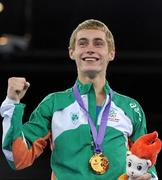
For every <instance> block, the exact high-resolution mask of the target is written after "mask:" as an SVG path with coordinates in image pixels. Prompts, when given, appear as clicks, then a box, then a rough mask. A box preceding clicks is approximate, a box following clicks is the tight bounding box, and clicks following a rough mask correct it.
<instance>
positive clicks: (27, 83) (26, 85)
mask: <svg viewBox="0 0 162 180" xmlns="http://www.w3.org/2000/svg"><path fill="white" fill-rule="evenodd" d="M29 87H30V83H29V82H25V85H24V90H25V91H27V89H28V88H29Z"/></svg>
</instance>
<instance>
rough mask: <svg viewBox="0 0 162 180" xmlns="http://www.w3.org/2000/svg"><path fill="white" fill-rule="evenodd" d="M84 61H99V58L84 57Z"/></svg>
mask: <svg viewBox="0 0 162 180" xmlns="http://www.w3.org/2000/svg"><path fill="white" fill-rule="evenodd" d="M82 60H83V61H98V60H99V58H97V57H84V58H82Z"/></svg>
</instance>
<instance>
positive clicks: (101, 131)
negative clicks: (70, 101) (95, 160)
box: [73, 83, 112, 153]
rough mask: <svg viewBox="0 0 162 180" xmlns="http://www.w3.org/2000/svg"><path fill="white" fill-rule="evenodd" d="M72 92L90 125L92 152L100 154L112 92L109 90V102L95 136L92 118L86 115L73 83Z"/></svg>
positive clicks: (95, 130)
mask: <svg viewBox="0 0 162 180" xmlns="http://www.w3.org/2000/svg"><path fill="white" fill-rule="evenodd" d="M73 91H74V96H75V98H76V100H77V102H78V104H79V106H80V107H81V108H82V109H83V110H84V112H85V115H86V116H87V118H88V123H89V125H90V128H91V132H92V137H93V141H94V143H95V149H94V152H95V153H100V152H102V148H101V144H102V142H103V139H104V136H105V130H106V126H107V122H108V116H109V111H110V106H111V99H112V90H111V89H110V94H109V101H108V102H107V104H106V106H105V109H104V111H103V113H102V117H101V124H100V127H99V131H98V134H97V129H96V127H95V125H94V123H93V120H92V118H91V117H90V114H89V113H88V111H87V109H86V108H85V106H84V103H83V100H82V97H81V95H80V93H79V90H78V87H77V84H76V83H75V85H74V87H73Z"/></svg>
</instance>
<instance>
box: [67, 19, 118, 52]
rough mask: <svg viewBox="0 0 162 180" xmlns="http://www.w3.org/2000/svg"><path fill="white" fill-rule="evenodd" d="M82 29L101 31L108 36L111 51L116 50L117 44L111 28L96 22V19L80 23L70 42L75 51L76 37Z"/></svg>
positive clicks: (70, 46)
mask: <svg viewBox="0 0 162 180" xmlns="http://www.w3.org/2000/svg"><path fill="white" fill-rule="evenodd" d="M82 29H96V30H101V31H103V32H104V33H105V35H106V42H107V45H108V48H109V51H111V50H113V49H115V43H114V37H113V35H112V33H111V31H110V30H109V28H108V27H107V26H106V25H105V24H104V23H103V22H101V21H99V20H95V19H88V20H85V21H83V22H82V23H80V24H79V25H78V26H77V27H76V29H74V31H73V32H72V34H71V37H70V41H69V48H71V49H73V50H74V49H75V43H76V36H77V33H78V32H79V31H80V30H82Z"/></svg>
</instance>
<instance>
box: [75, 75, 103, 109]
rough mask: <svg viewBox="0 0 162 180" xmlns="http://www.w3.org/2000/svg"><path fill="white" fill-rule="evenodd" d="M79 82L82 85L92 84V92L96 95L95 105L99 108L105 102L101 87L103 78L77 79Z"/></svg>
mask: <svg viewBox="0 0 162 180" xmlns="http://www.w3.org/2000/svg"><path fill="white" fill-rule="evenodd" d="M78 79H79V81H80V82H81V83H83V84H86V83H92V84H93V87H94V90H95V94H96V103H97V105H99V106H101V105H102V104H103V102H104V100H105V98H106V97H105V92H104V90H103V87H104V85H105V82H106V79H105V78H99V77H96V78H93V79H91V78H89V77H85V78H80V77H78Z"/></svg>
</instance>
